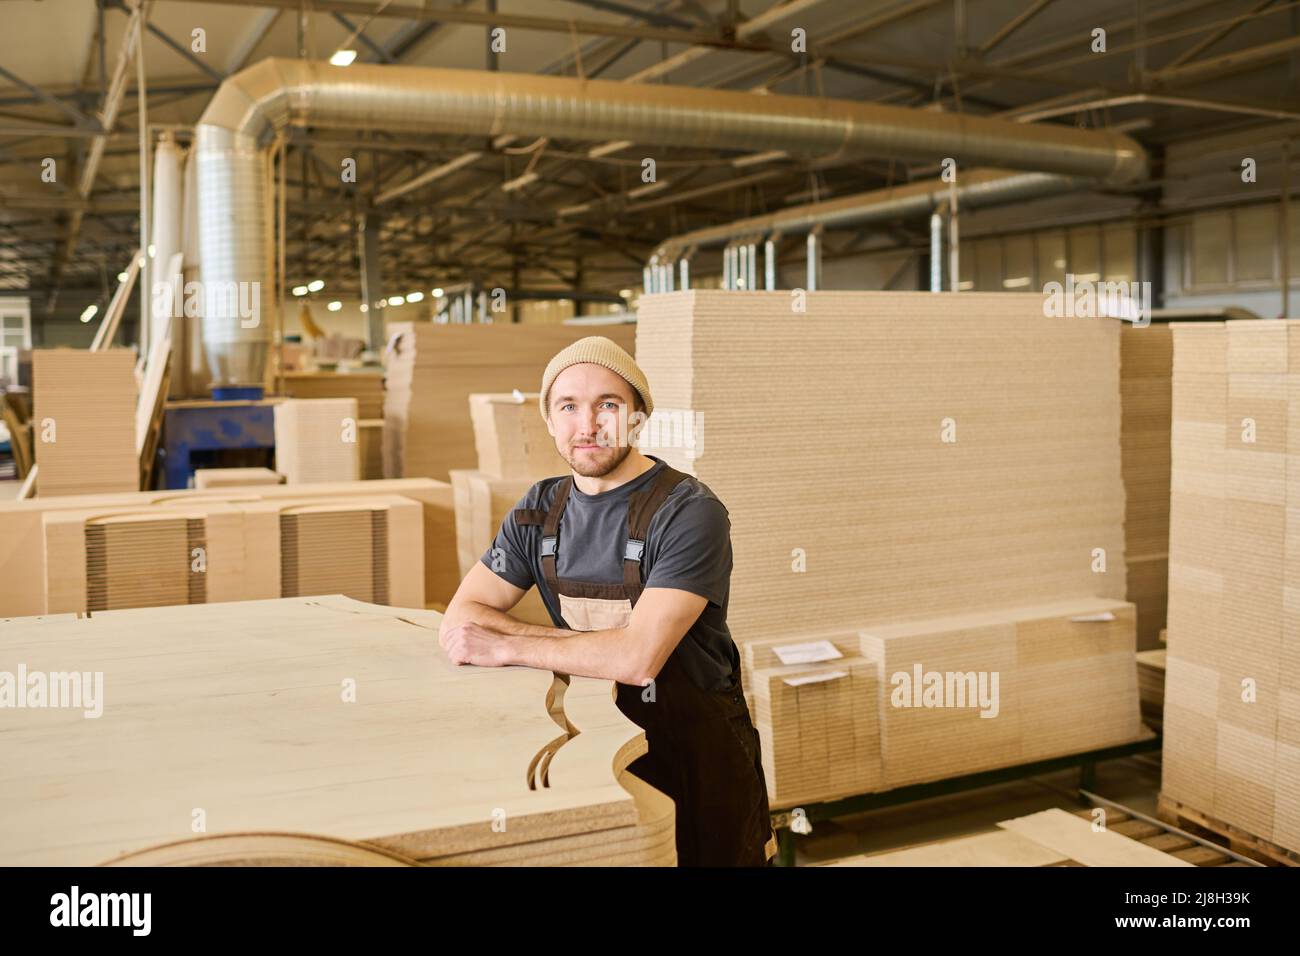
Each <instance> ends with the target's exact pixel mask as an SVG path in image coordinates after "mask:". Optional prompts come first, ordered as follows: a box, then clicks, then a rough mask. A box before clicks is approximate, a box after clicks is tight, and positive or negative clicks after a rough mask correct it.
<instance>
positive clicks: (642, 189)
mask: <svg viewBox="0 0 1300 956" xmlns="http://www.w3.org/2000/svg"><path fill="white" fill-rule="evenodd" d="M667 185H668V180H666V179H661V180H659V182H657V183H646V184H645V185H644V186H638V187H637V188H636V189H630V190H628V193H627V198H628V199H638V198H640V197H641V196H646V195H649V194H650V193H652V192H657V191H658V190H660V189H663V188H664V187H665V186H667Z"/></svg>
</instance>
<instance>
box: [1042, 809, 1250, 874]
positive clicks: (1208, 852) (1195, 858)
mask: <svg viewBox="0 0 1300 956" xmlns="http://www.w3.org/2000/svg"><path fill="white" fill-rule="evenodd" d="M1074 815H1075V816H1076V817H1082V818H1083V819H1085V820H1092V810H1091V809H1088V810H1076V811H1075V812H1074ZM1106 829H1107V830H1110V831H1111V832H1112V833H1118V834H1121V835H1122V836H1126V837H1128V838H1129V839H1130V840H1136V841H1137V842H1138V843H1144V844H1146V845H1147V846H1149V847H1151V848H1152V849H1154V850H1159V851H1160V852H1162V853H1168V854H1169V855H1170V856H1174V857H1177V858H1178V859H1180V860H1183V861H1185V862H1187V863H1191V864H1192V865H1193V866H1247V865H1248V864H1245V863H1242V862H1240V861H1238V860H1234V859H1233V858H1232V857H1230V856H1228V854H1226V853H1220V852H1218V851H1216V850H1212V849H1210V848H1209V847H1207V846H1201V844H1199V843H1197V842H1196V841H1194V840H1189V839H1187V837H1185V836H1183V835H1182V834H1181V833H1171V832H1170V831H1168V830H1166V829H1164V828H1163V827H1161V826H1157V825H1156V824H1154V823H1147V822H1146V821H1145V820H1139V819H1138V818H1137V817H1133V816H1129V815H1128V814H1127V813H1125V812H1124V811H1122V810H1114V809H1110V808H1107V809H1106ZM1056 865H1057V866H1080V865H1081V864H1079V863H1074V862H1067V863H1059V864H1056Z"/></svg>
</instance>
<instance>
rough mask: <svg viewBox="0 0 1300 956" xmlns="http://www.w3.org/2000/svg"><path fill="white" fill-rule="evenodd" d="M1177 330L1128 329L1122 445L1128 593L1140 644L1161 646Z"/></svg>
mask: <svg viewBox="0 0 1300 956" xmlns="http://www.w3.org/2000/svg"><path fill="white" fill-rule="evenodd" d="M1172 376H1173V336H1172V332H1171V331H1170V327H1169V325H1167V324H1158V325H1147V326H1135V325H1127V324H1126V325H1125V326H1124V329H1123V331H1122V333H1121V334H1120V404H1121V405H1122V407H1123V424H1122V430H1121V436H1120V448H1121V452H1122V456H1123V467H1124V493H1125V499H1126V504H1125V509H1124V546H1125V556H1124V559H1125V562H1126V564H1127V565H1128V600H1130V601H1132V602H1133V603H1134V604H1135V605H1137V615H1138V618H1137V626H1138V649H1139V650H1148V649H1150V648H1153V647H1156V646H1158V645H1159V640H1158V637H1157V635H1158V634H1159V633H1160V629H1161V628H1162V627H1164V626H1165V609H1166V604H1167V599H1168V591H1169V430H1170V419H1171V411H1170V408H1171V404H1170V403H1171V385H1172Z"/></svg>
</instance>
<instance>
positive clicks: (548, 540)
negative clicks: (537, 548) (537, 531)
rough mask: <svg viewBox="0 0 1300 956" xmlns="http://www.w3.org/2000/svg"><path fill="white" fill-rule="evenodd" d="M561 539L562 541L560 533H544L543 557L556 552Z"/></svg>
mask: <svg viewBox="0 0 1300 956" xmlns="http://www.w3.org/2000/svg"><path fill="white" fill-rule="evenodd" d="M559 541H560V537H559V535H554V534H550V535H543V536H542V557H544V558H548V557H550V556H551V555H553V554H555V549H556V546H557V545H558V544H559Z"/></svg>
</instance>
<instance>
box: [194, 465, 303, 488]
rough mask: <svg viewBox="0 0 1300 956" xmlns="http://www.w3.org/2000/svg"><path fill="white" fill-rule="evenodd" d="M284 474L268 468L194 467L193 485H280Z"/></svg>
mask: <svg viewBox="0 0 1300 956" xmlns="http://www.w3.org/2000/svg"><path fill="white" fill-rule="evenodd" d="M282 484H284V475H282V474H280V473H279V472H278V471H272V470H271V469H270V468H196V469H195V470H194V487H195V488H197V489H198V490H200V491H203V490H205V489H207V488H243V487H247V486H248V485H282Z"/></svg>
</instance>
